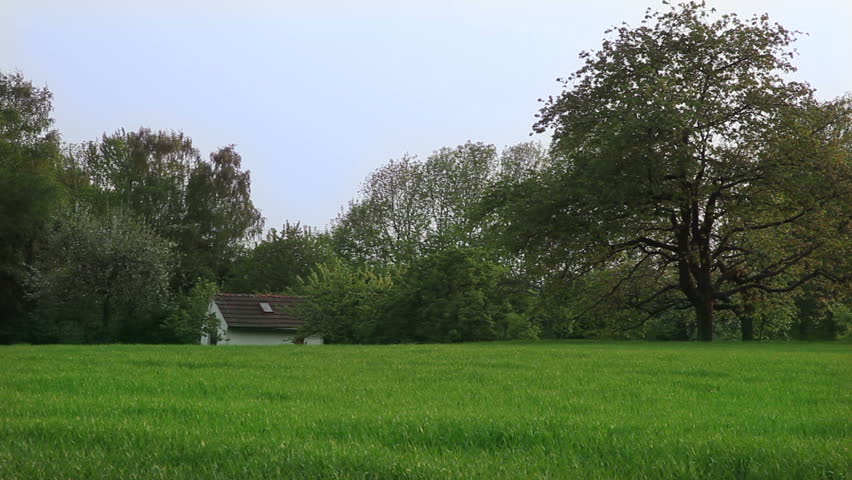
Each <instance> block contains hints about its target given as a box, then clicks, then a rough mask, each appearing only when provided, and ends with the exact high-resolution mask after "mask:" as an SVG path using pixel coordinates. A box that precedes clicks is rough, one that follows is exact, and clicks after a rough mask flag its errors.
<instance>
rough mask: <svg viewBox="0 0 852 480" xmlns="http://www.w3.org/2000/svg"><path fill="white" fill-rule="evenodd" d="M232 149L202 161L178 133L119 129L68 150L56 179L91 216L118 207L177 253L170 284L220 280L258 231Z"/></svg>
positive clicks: (247, 184)
mask: <svg viewBox="0 0 852 480" xmlns="http://www.w3.org/2000/svg"><path fill="white" fill-rule="evenodd" d="M241 162H242V159H241V157H240V155H239V154H238V153H237V152H236V150H235V149H234V147H233V146H228V147H223V148H221V149H219V150H218V151H216V152H214V153H212V154H210V160H209V161H204V160H202V159H201V157H200V155H199V152H198V150H197V149H196V148H195V147H194V146H193V144H192V140H191V139H190V138H189V137H187V136H185V135H184V134H183V133H181V132H165V131H157V132H155V131H152V130H150V129H147V128H140V129H139V130H138V131H135V132H127V131H124V130H119V131H117V132H115V133H113V134H111V135H104V136H103V137H102V138H101V140H100V141H98V142H89V143H87V144H84V145H82V146H79V147H77V148H74V149H71V150H70V151H69V155H68V158H67V159H66V172H65V173H64V175H63V180H64V182H65V183H66V185H67V186H68V187H69V189H70V190H71V191H72V195H73V196H74V197H75V198H76V199H78V200H80V201H85V202H86V203H89V204H90V205H91V206H92V208H93V209H94V210H95V211H96V212H101V213H102V212H107V211H109V210H110V209H111V208H114V207H121V208H124V209H126V210H128V211H130V212H132V213H133V214H134V215H135V216H137V217H138V218H140V219H141V220H143V221H144V222H145V223H146V224H147V225H149V226H150V227H151V228H153V229H154V231H155V232H156V233H157V234H158V235H160V236H161V237H163V238H166V239H168V240H170V241H171V242H173V243H175V245H176V251H177V253H178V268H177V272H176V275H175V283H176V286H177V287H179V288H182V289H188V288H191V287H192V285H193V284H194V283H195V281H196V280H198V279H199V278H206V279H210V280H216V281H218V282H222V281H223V280H224V279H225V278H226V276H227V274H228V270H229V266H230V264H231V262H232V261H233V259H234V258H235V256H236V253H237V251H238V250H239V249H240V248H241V246H242V245H244V244H245V243H247V242H248V241H250V240H252V239H254V238H255V237H256V236H257V235H259V234H260V230H261V228H262V226H263V218H262V217H261V214H260V211H258V209H257V208H255V206H254V204H253V203H252V201H251V178H250V175H249V172H248V171H243V170H242V169H241V168H242V167H241Z"/></svg>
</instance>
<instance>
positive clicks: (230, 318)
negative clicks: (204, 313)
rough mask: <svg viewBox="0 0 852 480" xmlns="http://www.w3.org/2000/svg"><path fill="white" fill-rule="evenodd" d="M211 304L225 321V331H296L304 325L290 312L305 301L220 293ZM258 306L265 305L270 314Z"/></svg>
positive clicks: (296, 298) (301, 299) (284, 297)
mask: <svg viewBox="0 0 852 480" xmlns="http://www.w3.org/2000/svg"><path fill="white" fill-rule="evenodd" d="M213 300H214V301H215V302H216V306H218V307H219V311H220V312H222V316H223V317H225V322H226V323H227V324H228V327H237V328H282V329H288V330H295V329H297V328H299V327H301V326H302V324H303V323H304V322H303V321H302V320H299V319H298V318H295V317H294V316H293V312H292V310H291V307H293V306H296V305H298V304H299V303H301V302H303V301H304V300H305V299H304V298H303V297H289V296H286V295H249V294H242V293H219V294H217V295H216V296H215V297H213ZM261 303H268V304H269V305H270V306H271V307H272V310H273V311H272V312H270V313H267V312H264V311H263V309H262V308H261V306H260V304H261Z"/></svg>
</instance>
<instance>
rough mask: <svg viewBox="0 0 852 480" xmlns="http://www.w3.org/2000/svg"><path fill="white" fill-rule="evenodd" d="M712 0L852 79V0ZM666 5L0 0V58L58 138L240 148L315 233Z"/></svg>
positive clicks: (805, 71) (270, 190)
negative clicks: (755, 17) (761, 21)
mask: <svg viewBox="0 0 852 480" xmlns="http://www.w3.org/2000/svg"><path fill="white" fill-rule="evenodd" d="M708 4H709V5H711V6H715V7H717V9H719V10H720V11H721V12H736V13H738V14H740V15H751V14H753V13H763V12H767V13H769V14H770V17H771V18H772V19H773V20H775V21H779V22H781V23H782V24H783V25H784V26H786V27H788V28H791V29H798V30H802V31H805V32H808V33H809V35H808V36H806V37H802V38H801V40H800V41H799V42H797V45H796V46H797V48H798V50H799V52H800V56H799V57H798V59H797V60H796V64H797V65H798V66H799V72H798V74H797V78H798V79H802V80H806V81H808V82H810V83H811V84H812V85H813V86H814V87H816V88H817V93H818V95H819V96H820V97H821V98H824V99H828V98H832V97H836V96H838V95H842V94H844V93H846V92H848V91H852V2H849V1H823V0H809V1H803V0H789V1H788V0H776V1H743V0H740V1H727V0H718V1H709V2H708ZM659 5H660V3H659V2H657V1H655V2H641V1H627V0H624V1H617V0H597V1H530V0H526V1H523V0H518V1H514V2H509V1H499V0H484V1H468V2H448V1H447V2H445V1H422V2H417V1H412V2H408V1H387V2H370V1H340V2H331V1H322V0H319V1H316V0H314V1H302V2H286V1H268V2H262V1H252V0H235V1H229V2H216V1H204V2H201V1H196V2H181V1H179V0H172V1H162V0H155V1H150V0H149V1H144V0H143V1H136V2H132V3H131V2H123V1H120V0H113V1H86V0H80V1H67V2H65V1H52V2H50V1H40V0H19V1H15V0H0V69H2V70H4V71H6V72H8V71H10V70H15V69H17V70H20V71H21V72H23V73H24V75H25V76H26V77H27V78H29V79H30V80H32V81H33V82H34V83H35V84H37V85H39V86H45V85H46V86H47V87H48V88H50V90H51V91H52V92H53V93H54V110H55V111H54V114H55V118H56V127H57V128H58V129H59V131H60V132H61V133H62V134H63V138H64V140H65V141H67V142H80V141H85V140H92V139H95V138H97V137H99V136H100V135H101V134H102V133H104V132H113V131H115V130H116V129H118V128H125V129H128V130H135V129H137V128H139V127H140V126H145V127H150V128H152V129H155V130H157V129H164V130H169V129H175V130H182V131H183V132H184V133H186V134H187V135H189V136H190V137H192V139H193V140H194V143H195V145H196V146H197V147H198V148H199V149H200V150H201V151H202V153H203V154H204V155H205V156H206V155H207V154H209V153H210V152H211V151H213V150H215V149H216V148H218V147H220V146H223V145H227V144H231V143H233V144H236V145H237V150H238V151H239V152H240V153H241V155H242V157H243V167H244V168H246V169H249V170H251V174H252V196H253V199H254V201H255V204H256V205H257V206H258V207H259V208H260V209H261V210H262V211H263V214H264V216H266V218H267V227H274V226H280V225H281V223H283V222H284V220H285V219H289V220H291V221H302V223H304V224H308V225H313V226H319V227H322V226H325V225H327V224H328V222H329V221H330V220H331V219H332V218H333V217H334V216H335V215H336V214H337V212H338V211H339V210H340V208H341V206H343V205H345V204H346V202H348V201H349V200H350V199H351V198H353V196H354V195H355V194H356V192H357V190H358V186H359V184H360V183H361V181H362V180H363V179H364V177H365V176H366V175H367V174H368V173H369V172H370V171H371V170H374V169H375V168H377V167H379V166H380V165H381V164H383V163H384V162H386V161H387V160H388V159H389V158H397V157H399V156H401V155H403V154H404V153H406V152H407V153H410V154H414V155H418V156H421V157H424V156H426V155H428V154H429V153H431V152H432V151H433V150H435V149H437V148H439V147H442V146H454V145H457V144H460V143H463V142H465V141H467V140H474V141H483V142H487V143H492V144H495V145H497V147H498V148H503V147H505V146H507V145H511V144H514V143H517V142H521V141H526V140H528V139H529V136H528V135H529V133H530V127H531V125H532V123H533V122H534V115H535V113H536V111H537V109H538V103H537V101H536V99H537V98H539V97H545V96H547V95H550V94H556V93H558V92H559V88H558V84H557V83H555V81H554V79H555V78H556V77H558V76H564V75H567V74H568V73H570V72H572V71H574V70H576V69H577V68H578V67H579V65H580V63H579V61H578V59H577V54H578V53H579V52H580V51H581V50H584V49H589V50H591V49H596V48H597V47H598V46H599V45H600V42H601V39H602V38H603V31H604V30H605V29H607V28H608V27H609V26H612V25H614V24H617V23H620V22H621V21H627V22H628V23H631V24H634V25H635V24H637V23H638V22H639V20H640V19H641V17H642V15H643V13H644V10H645V8H646V7H648V6H652V7H658V6H659ZM541 140H546V139H543V138H542V139H541Z"/></svg>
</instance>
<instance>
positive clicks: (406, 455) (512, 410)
mask: <svg viewBox="0 0 852 480" xmlns="http://www.w3.org/2000/svg"><path fill="white" fill-rule="evenodd" d="M0 362H2V366H3V369H2V373H0V478H2V479H4V480H10V479H17V478H20V479H40V478H69V479H89V478H116V479H134V478H138V479H157V478H164V479H165V478H169V479H171V478H205V479H216V478H227V479H249V478H382V479H384V478H424V479H432V478H488V479H491V478H578V479H586V478H651V479H661V478H678V479H681V478H712V479H717V478H718V479H723V478H770V479H778V478H847V476H848V475H849V467H850V463H849V458H850V451H849V447H850V441H849V429H850V422H852V417H850V413H852V411H850V406H851V405H852V402H850V399H852V397H850V393H852V347H850V346H849V345H842V344H756V345H745V344H710V345H704V344H691V343H690V344H686V343H670V344H662V343H578V342H568V343H531V344H517V343H505V344H499V343H498V344H487V343H486V344H461V345H404V346H322V347H306V346H281V347H201V346H95V347H85V346H42V347H35V346H14V347H0Z"/></svg>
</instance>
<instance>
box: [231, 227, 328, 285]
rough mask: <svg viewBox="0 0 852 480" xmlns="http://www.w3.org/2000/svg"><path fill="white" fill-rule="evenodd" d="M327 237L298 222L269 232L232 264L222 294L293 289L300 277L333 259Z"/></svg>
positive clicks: (325, 234) (304, 276)
mask: <svg viewBox="0 0 852 480" xmlns="http://www.w3.org/2000/svg"><path fill="white" fill-rule="evenodd" d="M333 255H334V253H333V248H332V243H331V239H330V235H329V234H327V233H325V232H322V233H316V232H314V231H313V230H312V229H311V228H310V227H305V226H301V225H299V223H295V224H291V223H289V222H287V223H285V224H284V225H283V226H282V227H281V231H278V230H276V229H274V228H273V229H270V231H269V232H267V234H266V238H264V239H263V240H262V241H261V242H260V243H258V244H257V245H255V246H254V248H252V249H251V250H249V251H248V252H246V253H245V254H244V255H243V256H241V257H239V258H237V259H236V261H235V265H234V268H233V276H231V277H230V278H229V279H228V281H227V282H226V283H225V291H229V292H241V293H252V292H255V293H281V292H284V291H287V290H291V289H294V288H297V286H298V285H299V279H300V278H306V277H307V276H308V275H309V274H310V273H311V270H312V269H313V268H314V267H316V266H317V265H319V264H321V263H325V262H327V261H330V260H331V258H332V257H333Z"/></svg>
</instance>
